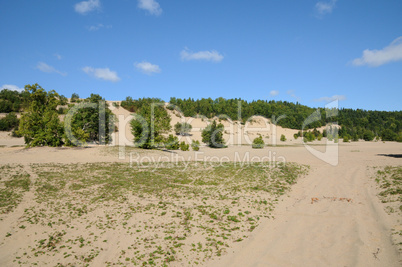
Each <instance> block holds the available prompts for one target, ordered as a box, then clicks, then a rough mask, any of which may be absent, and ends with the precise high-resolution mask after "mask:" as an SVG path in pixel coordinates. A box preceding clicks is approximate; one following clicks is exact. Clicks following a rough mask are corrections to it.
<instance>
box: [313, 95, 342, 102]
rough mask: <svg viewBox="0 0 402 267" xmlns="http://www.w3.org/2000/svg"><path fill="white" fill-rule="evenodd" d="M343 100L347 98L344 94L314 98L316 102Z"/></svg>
mask: <svg viewBox="0 0 402 267" xmlns="http://www.w3.org/2000/svg"><path fill="white" fill-rule="evenodd" d="M335 100H338V101H342V100H346V96H344V95H333V96H329V97H328V96H324V97H320V98H318V99H314V101H316V102H332V101H335Z"/></svg>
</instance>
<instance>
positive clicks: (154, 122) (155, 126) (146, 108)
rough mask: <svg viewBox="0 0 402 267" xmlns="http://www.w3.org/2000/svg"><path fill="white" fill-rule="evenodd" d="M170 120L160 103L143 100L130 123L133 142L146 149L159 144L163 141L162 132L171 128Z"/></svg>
mask: <svg viewBox="0 0 402 267" xmlns="http://www.w3.org/2000/svg"><path fill="white" fill-rule="evenodd" d="M151 101H152V99H151ZM170 121H171V118H170V115H169V114H168V113H167V111H166V110H165V109H164V107H163V106H162V105H160V104H157V103H152V102H144V103H143V104H142V105H141V106H139V108H138V110H137V113H136V114H135V118H134V119H133V120H132V121H131V123H130V124H131V132H132V133H133V135H134V144H135V145H136V146H138V147H140V148H146V149H150V148H156V147H159V146H161V144H162V143H163V141H164V140H163V139H164V138H163V135H162V134H163V133H167V132H168V131H169V130H170V129H171V126H170Z"/></svg>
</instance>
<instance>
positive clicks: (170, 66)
mask: <svg viewBox="0 0 402 267" xmlns="http://www.w3.org/2000/svg"><path fill="white" fill-rule="evenodd" d="M401 14H402V1H400V0H387V1H384V0H378V1H376V0H371V1H367V0H354V1H346V0H320V1H317V0H303V1H294V0H259V1H257V0H250V1H241V0H238V1H233V0H175V1H168V0H87V1H79V0H77V1H73V0H70V1H67V0H58V1H54V0H35V1H32V0H14V1H5V0H2V1H0V34H1V37H2V38H1V42H0V58H1V63H2V64H1V65H0V86H1V88H4V87H8V88H10V89H18V88H22V87H24V85H26V84H33V83H39V84H40V85H41V86H42V87H43V88H45V89H46V90H51V89H54V90H56V91H57V92H58V93H60V94H63V95H65V96H67V97H70V96H71V94H72V93H78V94H79V95H80V97H88V96H89V95H90V94H91V93H98V94H100V95H101V96H103V97H104V98H106V99H107V100H122V99H125V97H126V96H131V97H133V98H139V97H159V98H162V99H164V100H167V101H168V100H169V98H170V97H179V98H188V97H192V98H202V97H205V98H206V97H211V98H217V97H221V96H222V97H224V98H242V99H246V100H253V99H267V100H270V99H274V100H286V101H291V102H296V101H299V102H300V103H302V104H304V105H308V106H311V107H320V106H324V105H325V104H326V103H327V102H328V101H330V100H332V99H339V100H340V101H339V105H340V106H341V107H347V108H355V109H356V108H362V109H372V110H401V109H402V104H401V99H402V16H401Z"/></svg>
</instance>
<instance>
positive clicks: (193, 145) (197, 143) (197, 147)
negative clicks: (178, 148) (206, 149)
mask: <svg viewBox="0 0 402 267" xmlns="http://www.w3.org/2000/svg"><path fill="white" fill-rule="evenodd" d="M191 148H192V149H193V150H194V151H198V150H200V141H198V140H195V141H194V140H193V142H192V143H191Z"/></svg>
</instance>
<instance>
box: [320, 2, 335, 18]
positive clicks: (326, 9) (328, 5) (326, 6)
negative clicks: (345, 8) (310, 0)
mask: <svg viewBox="0 0 402 267" xmlns="http://www.w3.org/2000/svg"><path fill="white" fill-rule="evenodd" d="M336 1H337V0H330V1H329V2H318V3H317V4H315V10H316V11H317V12H318V14H319V15H325V14H328V13H332V10H333V9H334V8H335V4H336Z"/></svg>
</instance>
